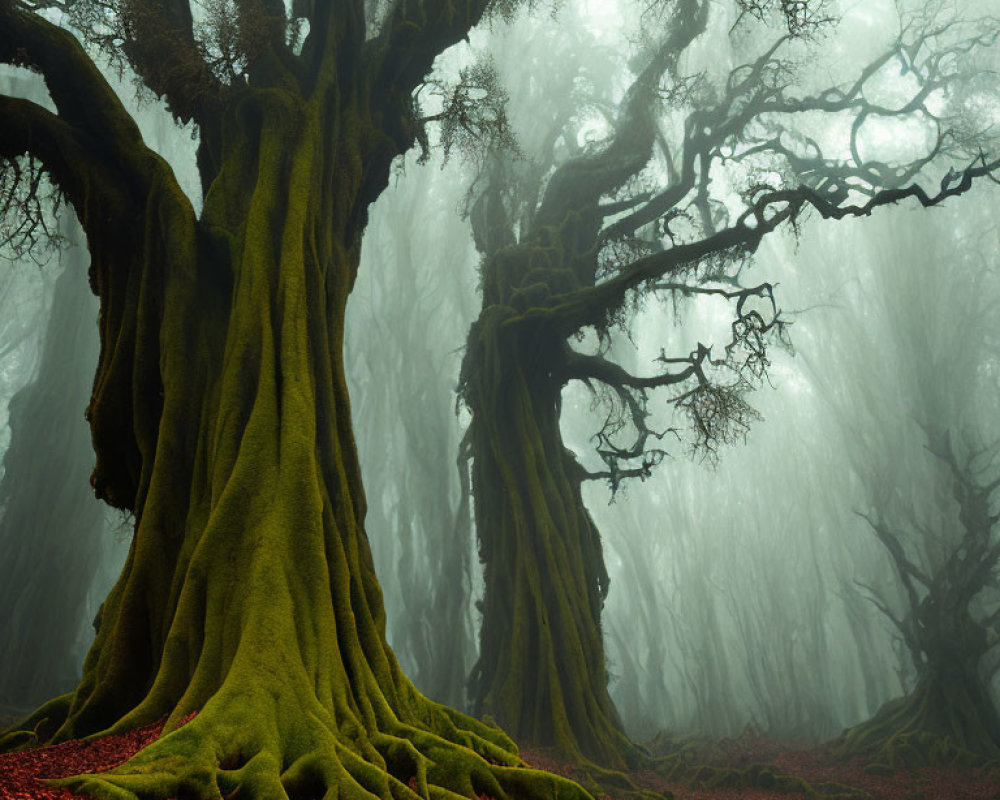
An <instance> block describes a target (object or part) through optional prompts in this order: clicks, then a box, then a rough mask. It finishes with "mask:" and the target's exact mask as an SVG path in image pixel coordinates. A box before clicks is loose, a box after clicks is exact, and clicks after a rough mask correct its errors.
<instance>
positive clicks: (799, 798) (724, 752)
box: [521, 734, 1000, 800]
mask: <svg viewBox="0 0 1000 800" xmlns="http://www.w3.org/2000/svg"><path fill="white" fill-rule="evenodd" d="M713 744H714V747H713V748H712V749H713V751H714V757H713V758H708V759H706V760H705V762H704V763H705V764H711V765H714V766H720V767H732V768H734V769H744V768H746V767H749V766H750V765H753V764H759V765H767V766H769V767H770V770H771V772H773V774H775V775H789V776H794V777H798V778H802V779H803V780H805V781H806V782H807V783H809V784H810V785H811V786H812V788H813V791H814V793H813V794H806V793H804V792H797V791H788V790H785V791H777V790H773V789H771V790H769V789H764V788H756V787H724V786H720V787H716V788H711V789H709V788H704V787H699V786H692V785H690V784H689V783H686V782H685V781H683V780H674V781H671V780H667V779H665V778H664V777H663V776H661V775H658V774H656V773H655V772H653V771H646V772H637V773H632V774H631V775H630V776H629V778H630V779H631V782H632V783H633V784H634V785H635V786H636V787H639V788H641V789H645V790H647V791H651V792H653V793H655V794H664V795H666V796H671V797H673V798H674V800H815V798H816V797H820V798H822V797H824V796H829V795H834V796H835V795H836V793H837V791H838V787H837V786H834V785H833V784H837V785H839V788H840V789H841V791H842V790H843V789H847V790H853V791H854V792H860V793H862V795H861V796H863V797H867V798H871V800H1000V769H996V768H992V769H990V768H983V769H977V768H974V767H963V766H937V767H922V768H920V769H913V770H899V771H898V772H895V773H893V774H889V775H882V774H872V773H870V772H868V771H866V769H865V767H866V764H865V762H864V759H861V758H856V759H851V760H842V759H838V758H837V757H835V756H834V755H833V754H832V753H831V752H830V751H829V750H828V749H826V748H824V747H823V746H821V745H820V746H811V747H807V746H803V745H797V744H793V743H788V742H777V741H774V740H772V739H768V738H767V737H765V736H760V735H757V734H750V735H747V734H744V735H743V736H740V737H739V738H737V739H722V740H719V741H716V742H714V743H713ZM521 758H522V760H524V761H525V763H527V764H529V765H530V766H533V767H535V768H536V769H544V770H546V771H548V772H554V773H556V774H557V775H562V776H564V777H567V778H571V779H574V780H580V781H582V782H584V784H586V783H587V780H586V775H584V774H583V773H581V772H579V771H578V770H577V769H575V768H574V767H573V766H572V765H571V764H568V763H565V762H563V761H560V760H559V759H558V758H556V757H554V756H553V755H552V753H550V752H547V751H544V750H531V749H522V750H521ZM699 763H701V762H700V761H699ZM842 796H843V795H842ZM596 797H597V799H598V800H619V798H618V797H617V796H616V793H615V790H613V789H612V790H611V792H610V793H609V794H605V793H603V791H601V790H597V794H596Z"/></svg>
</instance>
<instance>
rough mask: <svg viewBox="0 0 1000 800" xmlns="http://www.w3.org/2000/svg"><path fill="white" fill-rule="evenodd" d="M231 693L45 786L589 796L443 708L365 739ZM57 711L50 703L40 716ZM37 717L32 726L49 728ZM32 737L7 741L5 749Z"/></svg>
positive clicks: (136, 791) (172, 793) (261, 794)
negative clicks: (126, 755)
mask: <svg viewBox="0 0 1000 800" xmlns="http://www.w3.org/2000/svg"><path fill="white" fill-rule="evenodd" d="M229 694H230V693H227V692H224V693H220V695H219V696H217V697H216V698H214V699H213V700H212V701H211V702H210V703H209V704H208V706H206V708H205V710H204V711H203V712H201V713H200V714H198V715H197V716H196V717H195V718H194V719H193V720H191V721H190V722H188V723H187V724H185V725H182V726H181V727H178V728H175V729H174V730H173V731H171V732H169V733H165V734H164V735H163V736H162V737H161V738H160V739H158V740H157V741H155V742H153V743H152V744H151V745H149V746H148V747H146V748H145V749H144V750H142V751H140V752H139V753H138V754H137V755H136V756H134V757H133V758H132V759H131V760H129V761H128V762H126V763H125V764H123V765H121V766H119V767H116V768H115V769H113V770H110V771H108V772H102V773H99V774H91V775H78V776H73V777H70V778H65V779H61V780H56V781H51V782H49V783H50V784H51V785H53V786H58V787H63V788H66V789H69V790H71V791H74V792H77V793H80V794H82V795H84V796H87V797H93V798H97V799H98V800H168V798H178V799H180V798H184V799H185V800H187V799H188V798H190V799H191V800H209V799H212V800H218V798H226V800H245V799H247V798H268V800H271V799H272V798H273V799H277V798H281V799H282V800H283V799H284V798H288V800H332V799H333V798H348V799H349V800H371V799H372V798H375V797H377V798H380V800H416V798H424V799H425V800H429V798H436V799H438V800H456V799H457V798H477V797H478V798H485V797H489V798H495V800H506V799H507V798H539V800H587V798H589V795H588V794H587V793H586V792H585V791H584V790H583V789H582V788H581V787H580V786H578V785H577V784H575V783H573V782H572V781H570V780H568V779H567V778H564V777H561V776H559V775H553V774H551V773H547V772H543V771H540V770H535V769H530V768H527V767H525V765H524V763H523V762H522V761H521V759H520V758H519V756H518V754H517V750H516V748H515V747H514V746H513V744H512V743H511V742H510V741H509V740H508V739H507V738H506V736H504V734H502V733H501V732H500V731H499V730H497V729H494V728H490V727H488V726H486V725H483V724H482V723H479V722H477V721H476V720H473V719H470V718H467V717H463V716H461V715H459V714H456V713H455V712H452V711H450V710H449V709H446V708H445V707H443V706H438V707H434V708H433V709H432V710H431V714H430V715H429V718H428V720H427V722H428V723H430V728H433V729H435V730H432V729H423V728H420V727H416V726H413V725H407V724H403V723H401V722H399V721H396V720H393V719H391V718H387V719H384V720H382V723H381V725H380V727H379V730H377V731H375V732H372V733H366V732H364V731H362V730H359V729H358V728H357V727H356V726H352V725H351V724H347V725H341V726H338V724H337V722H336V721H335V720H334V719H333V718H332V716H331V715H330V714H329V713H328V712H327V711H325V710H324V709H323V707H322V705H320V704H319V703H317V702H314V703H311V704H309V708H308V710H305V709H303V710H301V711H298V713H292V709H290V708H289V706H288V705H287V704H286V703H284V702H282V699H281V698H279V697H272V698H267V697H262V696H250V695H248V696H245V697H243V698H240V697H238V696H235V695H234V696H227V695H229ZM65 707H66V706H65V704H64V703H60V704H58V706H57V704H56V703H55V702H53V703H50V704H49V709H50V713H51V712H55V713H58V712H59V711H60V710H64V709H65ZM251 708H252V709H254V712H253V713H251V712H249V711H248V709H251ZM40 711H41V710H40ZM39 716H40V712H39V713H36V714H35V715H33V717H32V718H31V720H33V721H35V722H36V724H39V723H42V724H46V725H51V724H53V718H52V717H50V718H47V719H46V720H39V719H38V718H39ZM31 720H26V721H25V723H24V724H22V725H21V726H19V727H20V728H24V727H27V726H28V725H29V724H30V721H31ZM93 738H96V737H93ZM34 740H35V736H34V735H32V734H27V733H26V732H24V731H22V732H20V733H13V734H11V735H9V736H7V737H5V743H6V744H7V745H8V746H9V745H11V744H14V743H15V742H20V743H21V744H27V743H29V742H33V741H34Z"/></svg>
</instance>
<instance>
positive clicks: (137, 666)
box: [6, 83, 581, 800]
mask: <svg viewBox="0 0 1000 800" xmlns="http://www.w3.org/2000/svg"><path fill="white" fill-rule="evenodd" d="M222 130H223V147H222V151H221V152H222V157H223V160H222V166H221V170H220V172H219V174H218V177H217V178H216V179H215V180H214V182H213V184H212V187H211V189H210V190H209V191H208V193H207V195H206V200H205V210H204V213H203V215H202V218H201V220H198V221H196V220H195V218H194V215H193V213H192V212H191V210H190V204H188V203H187V202H186V200H185V199H184V198H183V197H182V195H181V194H180V191H179V189H178V188H177V185H176V183H175V182H173V181H172V179H171V178H170V176H169V170H167V169H166V167H165V165H163V167H162V168H160V169H155V170H154V175H155V176H156V177H155V178H154V179H153V180H152V182H151V185H149V186H148V187H141V191H139V192H137V197H136V201H137V203H138V205H137V212H139V213H140V219H138V220H137V222H136V226H135V228H134V230H131V231H118V232H117V233H118V235H122V236H125V237H127V236H132V237H133V240H132V242H133V245H134V246H135V248H136V249H134V250H132V251H131V252H121V250H120V249H119V250H118V251H115V252H121V261H116V260H115V259H114V258H111V259H110V260H100V259H95V262H94V266H93V271H92V278H93V281H94V284H95V287H96V289H97V290H98V292H99V293H100V294H101V299H102V317H101V324H102V354H101V361H100V366H99V370H98V377H97V381H96V383H95V389H94V397H93V400H92V403H91V406H90V418H91V424H92V429H93V433H94V440H95V445H96V448H97V453H98V463H97V468H96V470H95V475H94V483H95V486H96V488H97V490H98V492H99V493H100V494H102V495H103V496H104V497H105V498H107V499H109V500H111V501H112V502H117V503H119V504H121V505H124V506H127V507H128V506H130V507H133V508H134V509H135V512H136V517H137V523H136V531H135V538H134V542H133V544H132V547H131V550H130V553H129V556H128V560H127V562H126V565H125V568H124V570H123V572H122V575H121V577H120V579H119V580H118V582H117V584H116V585H115V587H114V588H113V590H112V591H111V593H110V595H109V597H108V599H107V601H106V603H105V605H104V608H103V613H102V618H101V622H100V628H99V631H98V635H97V638H96V641H95V643H94V646H93V648H92V650H91V651H90V653H89V655H88V657H87V661H86V663H85V666H84V675H83V680H82V682H81V684H80V685H79V687H78V688H77V689H76V691H75V692H74V693H72V694H71V695H67V696H65V697H63V698H59V699H57V700H55V701H52V702H51V703H49V704H48V705H47V706H44V707H43V708H42V709H40V710H39V711H38V712H36V713H35V715H33V717H31V718H30V719H29V720H27V721H26V722H25V723H23V724H21V725H20V726H18V728H19V729H20V733H14V734H12V735H11V736H9V737H8V738H7V741H6V745H7V746H13V745H17V744H30V743H32V742H33V741H57V740H63V739H68V738H71V737H79V736H86V735H91V734H98V733H101V732H106V731H121V730H124V729H128V728H131V727H133V726H137V725H141V724H144V723H147V722H150V721H152V720H155V719H158V718H162V717H164V716H166V717H167V718H168V721H167V724H166V727H165V731H166V735H165V736H164V737H163V738H161V739H160V740H158V741H157V742H155V743H154V744H152V745H151V746H150V747H148V748H147V749H146V750H144V751H142V752H140V753H139V754H138V755H137V756H136V757H135V758H133V759H132V760H131V761H130V762H128V763H127V764H125V765H123V766H121V767H118V768H116V769H115V770H114V771H113V772H112V773H109V774H104V775H101V776H99V777H97V776H84V777H79V778H73V779H69V780H68V781H66V782H65V783H66V784H67V785H69V786H71V787H72V788H74V789H77V790H81V791H84V792H85V793H88V794H92V795H94V796H97V797H107V798H118V799H120V798H134V797H140V798H166V797H181V796H183V797H193V798H218V797H220V795H225V796H226V797H229V796H232V797H240V798H268V800H274V799H276V798H283V797H286V796H288V797H292V798H303V797H310V798H313V797H315V798H319V797H323V798H334V797H340V798H370V797H372V796H378V797H381V798H385V800H388V798H390V797H394V798H415V797H417V796H421V797H425V798H426V797H429V796H430V793H433V794H434V796H435V797H440V798H444V797H453V796H456V795H460V796H464V797H474V796H476V795H481V794H485V795H489V796H492V797H504V796H507V795H508V793H510V794H514V795H517V796H528V795H531V794H533V793H534V792H535V791H542V792H547V793H550V794H551V795H552V796H566V797H572V796H575V795H578V794H580V793H581V790H580V789H579V788H578V787H575V786H574V785H573V784H571V783H569V782H568V781H563V780H561V779H557V778H555V777H554V776H545V775H543V774H540V773H534V772H529V771H526V770H523V769H519V768H517V767H518V766H519V765H520V761H519V759H518V758H517V755H516V749H515V748H514V747H513V745H512V743H511V742H510V740H509V739H508V738H507V737H506V736H505V735H504V734H502V733H501V732H500V731H499V730H497V729H495V728H492V727H489V726H486V725H484V724H482V723H479V722H476V721H475V720H472V719H470V718H467V717H463V716H461V715H459V714H458V713H457V712H453V711H451V710H450V709H447V708H445V707H444V706H440V705H437V704H435V703H433V702H431V701H429V700H427V699H426V698H425V697H423V696H422V695H420V694H419V693H418V692H417V691H416V690H415V689H414V687H413V686H412V684H411V683H410V681H409V680H408V679H407V678H406V677H405V676H404V675H403V674H402V673H401V671H400V669H399V667H398V665H397V662H396V659H395V657H394V656H393V654H392V652H391V650H390V649H389V647H388V646H387V644H386V640H385V619H384V614H383V607H382V598H381V592H380V589H379V587H378V583H377V581H376V577H375V573H374V570H373V565H372V559H371V554H370V551H369V546H368V542H367V539H366V536H365V532H364V528H363V521H364V515H365V500H364V492H363V490H362V485H361V476H360V472H359V468H358V460H357V455H356V452H355V445H354V440H353V435H352V430H351V411H350V402H349V399H348V393H347V387H346V382H345V378H344V370H343V356H342V345H343V333H344V311H345V306H346V303H347V298H348V294H349V292H350V290H351V287H352V284H353V281H354V276H355V274H356V269H357V264H358V253H359V246H360V234H361V227H362V225H363V222H362V220H363V218H364V213H363V209H360V210H359V209H358V208H357V207H356V206H355V204H356V203H357V199H358V197H359V196H361V195H362V184H363V180H364V178H363V174H362V172H363V171H362V169H361V162H362V158H361V152H362V147H363V145H364V144H365V142H366V141H368V140H369V138H370V137H372V136H373V135H374V133H373V131H372V129H371V128H370V127H369V126H368V124H366V120H365V116H364V108H363V106H362V105H361V104H360V103H358V102H356V100H355V98H353V97H352V96H351V95H350V94H349V93H347V92H346V91H345V89H344V87H342V86H340V87H338V86H336V85H335V84H333V83H331V84H328V88H327V89H325V90H319V89H318V90H317V91H316V92H315V93H314V94H313V95H311V96H308V97H302V96H301V95H299V94H297V93H295V92H286V91H282V90H281V89H280V88H274V87H269V88H263V89H259V90H256V89H253V88H251V89H249V90H248V91H247V92H246V94H245V95H244V97H243V99H242V100H240V101H238V102H236V103H234V104H233V106H232V107H231V109H230V110H229V111H228V112H227V116H226V118H225V119H224V120H223V125H222ZM366 137H367V138H366ZM84 206H85V204H84V203H80V204H79V205H78V207H84ZM95 211H96V209H95ZM86 215H87V214H86V213H85V214H84V216H86ZM84 222H85V228H87V229H88V233H89V234H90V238H91V251H92V252H95V251H97V252H101V251H102V249H101V242H100V241H97V239H98V238H99V234H97V233H94V229H95V226H94V224H92V223H93V220H92V219H91V220H84ZM88 222H89V223H91V224H89V225H88V224H87V223H88ZM115 233H116V232H115V231H110V230H109V231H107V235H108V236H109V237H110V236H113V235H114V234H115ZM105 251H107V249H106V248H105ZM130 259H131V262H130ZM136 259H139V260H141V263H142V266H141V269H140V270H136V269H135V266H134V260H136ZM129 269H130V270H132V272H131V273H129V277H128V278H122V276H121V274H117V275H116V273H115V270H122V271H124V270H129ZM129 443H132V444H133V445H134V446H130V444H129ZM133 496H134V501H133V499H132V497H133ZM194 712H197V716H196V717H195V718H194V719H193V720H191V721H190V722H187V724H184V725H181V723H182V721H184V720H185V719H186V718H188V717H189V715H191V714H192V713H194ZM233 792H235V794H230V793H233Z"/></svg>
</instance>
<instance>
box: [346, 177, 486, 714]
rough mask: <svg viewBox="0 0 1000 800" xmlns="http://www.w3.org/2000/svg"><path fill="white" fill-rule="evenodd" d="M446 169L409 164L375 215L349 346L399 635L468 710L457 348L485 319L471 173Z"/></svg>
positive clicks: (411, 655) (419, 679)
mask: <svg viewBox="0 0 1000 800" xmlns="http://www.w3.org/2000/svg"><path fill="white" fill-rule="evenodd" d="M413 160H414V161H415V160H416V159H413ZM435 167H438V165H437V164H436V163H433V162H432V164H430V165H428V166H427V167H426V168H420V167H419V166H418V165H417V164H415V163H413V162H412V161H411V162H410V163H408V164H407V168H406V170H405V172H401V174H400V175H399V176H398V180H397V179H394V180H393V184H392V189H391V190H390V191H388V192H386V194H385V195H384V196H383V197H382V198H381V199H380V200H379V203H378V204H377V205H376V207H375V208H374V209H373V214H372V222H371V225H370V227H369V231H368V232H367V233H366V236H365V251H364V253H363V255H362V270H361V272H360V274H359V276H358V283H357V286H356V288H355V290H354V294H353V296H352V301H351V304H350V308H349V309H348V314H347V329H346V332H347V337H346V346H345V352H346V353H347V377H348V382H349V384H350V386H351V390H352V391H351V395H352V397H354V398H356V400H357V401H358V402H356V403H355V408H356V412H355V432H356V436H357V440H358V451H359V454H360V459H361V467H362V473H363V474H364V476H365V481H366V483H367V485H369V486H372V487H376V488H375V490H374V491H369V492H368V496H367V500H368V515H367V517H366V521H365V528H366V530H367V532H368V535H369V537H370V539H371V545H372V555H373V557H374V560H375V565H376V568H381V569H384V570H386V572H387V577H386V578H384V579H383V580H382V581H381V582H382V587H383V592H384V594H385V604H386V609H387V616H388V628H387V633H388V639H389V642H390V643H391V644H392V648H393V651H394V652H395V653H396V655H397V657H398V658H399V661H400V663H401V664H402V665H403V667H404V669H405V670H406V672H407V675H409V676H410V677H411V678H412V679H413V682H414V684H416V686H417V687H418V688H419V689H420V690H421V691H422V692H424V693H425V694H427V695H428V696H429V697H432V698H434V699H435V700H438V701H440V702H443V703H446V704H447V705H449V706H452V707H455V708H460V709H464V708H466V707H467V705H468V703H467V699H466V692H465V682H466V676H467V675H468V673H469V670H470V669H471V668H472V663H473V660H474V658H475V648H476V643H475V631H474V628H473V620H472V611H473V607H472V601H471V594H472V585H471V584H472V563H473V561H474V541H473V535H472V514H471V509H470V505H469V488H468V485H467V482H466V485H464V486H463V485H462V484H461V474H460V471H459V470H458V469H456V467H455V455H454V454H455V452H456V450H458V449H459V444H460V439H461V436H462V430H461V427H460V426H459V424H458V420H457V419H456V416H455V414H454V400H453V397H454V394H453V393H454V387H455V384H456V383H457V380H458V367H459V362H460V355H459V353H458V351H457V350H456V348H455V342H456V341H460V340H461V336H462V333H463V332H464V331H465V330H467V326H468V324H469V321H470V320H471V319H472V317H473V316H474V315H473V313H472V308H473V306H472V301H473V297H474V294H473V291H474V290H473V287H472V286H471V285H469V284H470V283H471V282H469V281H467V280H463V279H464V278H465V274H464V273H465V270H466V267H467V265H468V261H469V258H470V251H471V250H472V243H471V241H470V238H469V235H468V231H467V230H466V227H465V225H464V223H463V222H462V220H461V219H460V218H459V216H458V214H456V213H455V211H456V208H457V206H458V203H459V201H460V199H461V186H462V180H463V178H462V172H461V167H460V165H458V164H456V163H454V162H453V163H451V164H449V165H441V166H440V167H438V168H436V169H435ZM442 167H444V168H442ZM428 231H433V243H431V242H428V243H427V244H426V245H425V244H423V242H422V237H423V236H426V235H427V232H428ZM425 247H427V248H428V249H430V248H433V250H432V251H433V253H434V258H432V259H428V258H425V257H423V255H422V253H424V252H426V251H425V249H424V248H425ZM367 263H370V264H371V265H372V268H371V269H365V266H364V265H365V264H367ZM388 265H392V269H388V268H386V267H387V266H388ZM379 266H381V267H383V268H382V269H379ZM429 320H431V321H433V323H432V324H428V321H429ZM380 574H386V573H380Z"/></svg>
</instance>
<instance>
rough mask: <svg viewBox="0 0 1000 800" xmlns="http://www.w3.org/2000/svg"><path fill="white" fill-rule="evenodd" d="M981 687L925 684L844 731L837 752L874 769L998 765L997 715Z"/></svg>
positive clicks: (974, 685) (941, 683)
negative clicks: (861, 758)
mask: <svg viewBox="0 0 1000 800" xmlns="http://www.w3.org/2000/svg"><path fill="white" fill-rule="evenodd" d="M979 688H980V687H979V684H978V683H975V684H973V685H972V687H971V688H970V686H969V685H968V684H967V683H966V682H963V681H961V680H954V681H946V680H936V681H931V680H925V681H923V682H921V683H920V684H919V685H918V686H917V688H916V689H915V690H914V691H913V692H911V693H910V694H909V695H907V696H906V697H901V698H898V699H896V700H892V701H890V702H888V703H886V704H885V705H883V706H882V707H881V708H880V709H879V710H878V712H877V713H876V714H875V716H874V717H872V719H870V720H868V721H867V722H864V723H862V724H861V725H857V726H855V727H854V728H851V729H849V730H847V731H845V732H844V733H843V734H842V735H841V737H840V738H839V739H838V740H836V742H835V743H834V748H835V750H836V751H837V752H839V753H840V754H842V755H849V756H855V755H863V756H864V757H865V758H867V759H868V760H869V761H870V766H869V769H871V770H872V771H880V770H881V771H895V770H897V769H901V768H906V769H914V768H917V767H924V766H943V765H949V764H962V765H966V766H987V765H998V764H1000V742H998V741H997V740H996V739H995V738H994V734H993V733H992V731H994V730H996V725H997V714H996V711H995V710H994V708H993V706H992V702H991V701H990V698H989V697H988V696H986V695H984V694H983V693H982V692H981V691H978V689H979Z"/></svg>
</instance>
